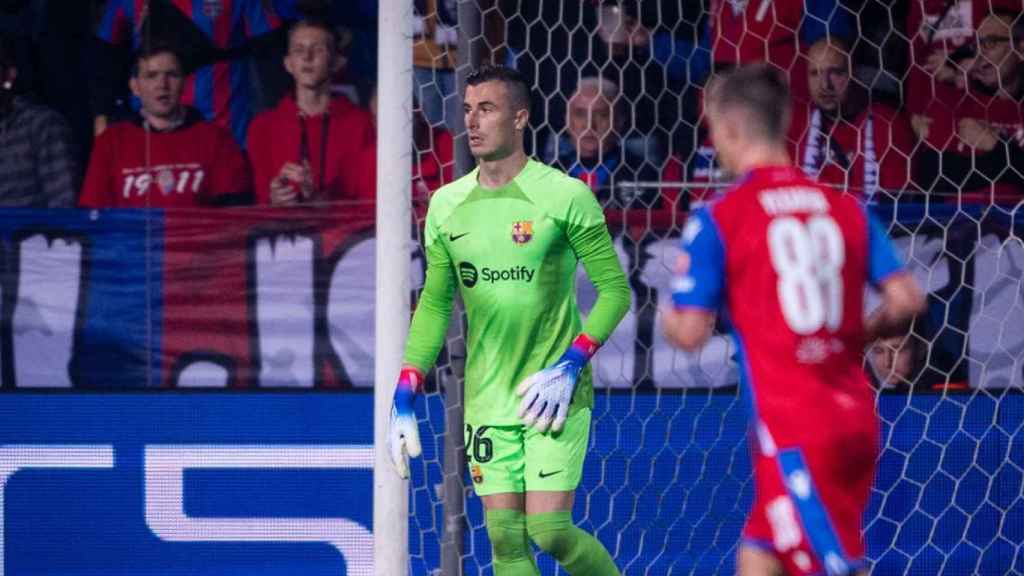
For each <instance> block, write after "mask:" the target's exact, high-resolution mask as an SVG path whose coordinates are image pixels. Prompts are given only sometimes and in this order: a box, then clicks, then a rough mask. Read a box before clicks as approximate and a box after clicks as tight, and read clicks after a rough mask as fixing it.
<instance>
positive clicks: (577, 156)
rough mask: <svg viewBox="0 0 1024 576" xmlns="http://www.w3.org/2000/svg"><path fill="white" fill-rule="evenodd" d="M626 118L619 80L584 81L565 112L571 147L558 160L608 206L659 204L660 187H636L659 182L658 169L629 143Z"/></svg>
mask: <svg viewBox="0 0 1024 576" xmlns="http://www.w3.org/2000/svg"><path fill="white" fill-rule="evenodd" d="M626 120H627V113H626V112H625V110H624V109H623V103H622V99H621V97H620V92H619V87H618V85H616V84H615V82H612V81H611V80H608V79H606V78H599V77H596V76H588V77H585V78H582V79H580V81H579V85H578V86H577V87H576V91H575V92H574V93H573V95H572V97H571V98H569V104H568V110H567V112H566V119H565V124H566V128H567V132H568V136H569V137H568V139H567V142H566V143H567V146H566V147H565V148H564V149H563V151H562V153H561V154H559V155H558V158H556V159H555V164H556V165H557V166H558V167H560V168H562V169H563V170H565V171H566V172H567V173H568V174H569V175H570V176H573V177H575V178H579V179H580V180H583V181H584V182H586V183H587V186H589V187H590V189H591V190H593V191H594V194H595V195H597V199H598V201H599V202H600V203H601V205H602V206H603V207H604V208H606V209H607V208H612V209H620V210H621V209H638V210H647V209H649V208H660V207H661V197H660V194H659V191H658V189H657V188H646V189H644V188H638V187H637V186H636V185H635V184H636V183H637V182H655V181H657V180H658V169H657V167H656V165H654V164H652V163H650V162H648V161H647V159H646V158H645V157H644V156H643V155H642V154H639V153H637V152H636V151H635V150H634V149H631V148H630V147H629V146H626V145H625V139H624V138H623V135H624V134H625V132H626V129H625V128H626Z"/></svg>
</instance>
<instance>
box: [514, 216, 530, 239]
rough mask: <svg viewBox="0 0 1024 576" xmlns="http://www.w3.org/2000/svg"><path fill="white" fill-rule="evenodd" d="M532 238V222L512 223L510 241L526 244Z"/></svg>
mask: <svg viewBox="0 0 1024 576" xmlns="http://www.w3.org/2000/svg"><path fill="white" fill-rule="evenodd" d="M531 238H533V220H520V221H519V222H513V223H512V241H513V242H515V243H516V244H520V245H522V244H526V243H527V242H529V241H530V239H531Z"/></svg>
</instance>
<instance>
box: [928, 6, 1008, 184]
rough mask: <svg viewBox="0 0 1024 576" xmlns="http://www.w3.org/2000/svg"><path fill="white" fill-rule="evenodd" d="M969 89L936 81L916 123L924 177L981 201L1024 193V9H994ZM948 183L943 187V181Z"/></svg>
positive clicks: (981, 35)
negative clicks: (920, 144) (922, 113)
mask: <svg viewBox="0 0 1024 576" xmlns="http://www.w3.org/2000/svg"><path fill="white" fill-rule="evenodd" d="M973 48H974V50H973V51H972V55H971V56H970V58H969V59H968V60H967V62H965V64H964V65H963V68H964V70H965V71H966V75H967V77H966V85H965V90H966V95H965V94H964V92H963V91H962V90H957V89H956V88H953V87H949V86H941V85H936V95H937V97H936V99H935V100H934V101H933V102H932V103H931V105H929V107H928V109H927V111H926V114H925V117H924V119H923V120H919V121H918V123H917V126H915V128H916V129H917V131H918V136H919V138H920V139H921V140H923V141H924V142H925V143H926V144H927V146H923V147H922V148H921V150H922V154H921V159H920V163H919V165H918V168H919V174H920V176H921V178H920V179H921V185H922V186H924V187H925V188H926V189H928V190H932V189H933V188H934V187H941V186H943V185H945V186H947V187H951V188H952V189H953V190H949V191H950V192H952V191H955V190H959V191H960V192H961V194H960V197H961V198H962V199H965V200H968V201H975V202H982V203H987V202H1011V203H1012V202H1016V201H1017V200H1020V199H1021V198H1022V197H1024V13H1022V12H1020V11H1007V10H995V11H993V12H992V13H991V14H989V15H988V16H987V17H985V18H984V19H983V20H982V21H981V22H980V24H979V25H978V27H977V29H976V32H975V43H974V46H973ZM939 190H940V191H941V188H940V189H939Z"/></svg>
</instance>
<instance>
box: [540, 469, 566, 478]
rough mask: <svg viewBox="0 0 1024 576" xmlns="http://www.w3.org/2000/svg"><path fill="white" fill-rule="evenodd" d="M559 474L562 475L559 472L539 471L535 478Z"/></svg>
mask: <svg viewBox="0 0 1024 576" xmlns="http://www.w3.org/2000/svg"><path fill="white" fill-rule="evenodd" d="M561 473H562V471H561V470H555V471H554V472H545V471H543V470H541V471H539V472H538V473H537V476H540V477H541V478H547V477H549V476H554V475H555V474H561Z"/></svg>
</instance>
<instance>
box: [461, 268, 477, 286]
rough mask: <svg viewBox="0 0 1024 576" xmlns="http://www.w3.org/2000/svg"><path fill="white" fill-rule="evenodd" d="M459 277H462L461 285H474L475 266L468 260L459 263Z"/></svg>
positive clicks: (475, 276) (475, 277)
mask: <svg viewBox="0 0 1024 576" xmlns="http://www.w3.org/2000/svg"><path fill="white" fill-rule="evenodd" d="M459 278H462V285H463V286H465V287H466V288H472V287H473V286H476V279H477V272H476V266H473V265H472V264H470V263H469V262H462V263H461V264H459Z"/></svg>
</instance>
